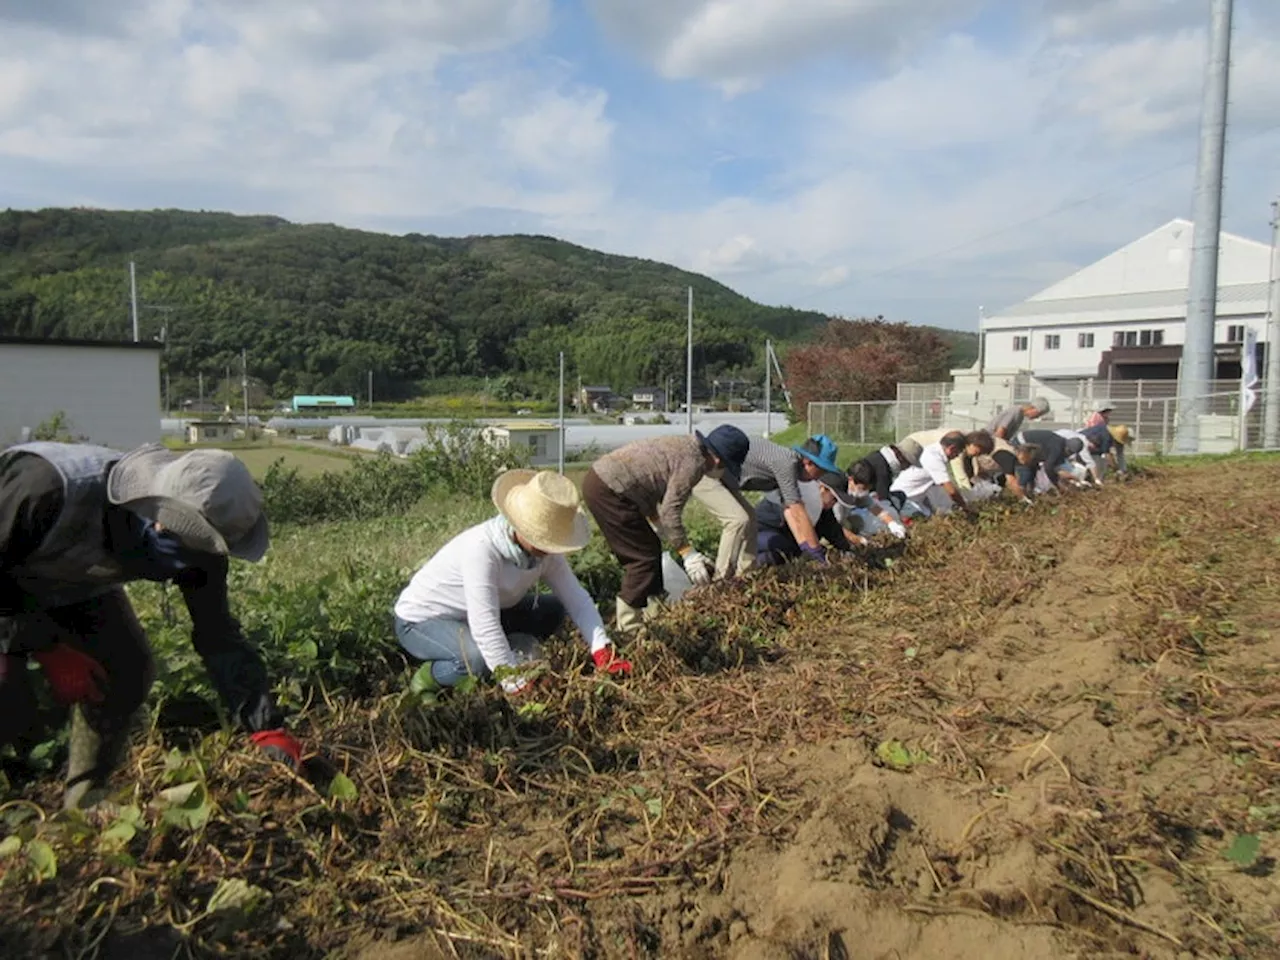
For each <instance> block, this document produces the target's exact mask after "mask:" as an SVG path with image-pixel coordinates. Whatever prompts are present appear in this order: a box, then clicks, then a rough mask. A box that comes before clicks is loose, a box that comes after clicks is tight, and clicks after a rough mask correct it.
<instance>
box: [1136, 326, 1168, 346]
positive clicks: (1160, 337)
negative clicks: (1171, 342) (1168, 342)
mask: <svg viewBox="0 0 1280 960" xmlns="http://www.w3.org/2000/svg"><path fill="white" fill-rule="evenodd" d="M1163 343H1164V331H1163V330H1143V331H1142V333H1141V334H1140V335H1139V336H1138V345H1139V346H1143V347H1158V346H1161V345H1162V344H1163Z"/></svg>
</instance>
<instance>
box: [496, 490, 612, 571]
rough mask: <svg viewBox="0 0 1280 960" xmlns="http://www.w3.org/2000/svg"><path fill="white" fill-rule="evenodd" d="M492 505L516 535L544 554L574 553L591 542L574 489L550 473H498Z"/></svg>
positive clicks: (580, 502)
mask: <svg viewBox="0 0 1280 960" xmlns="http://www.w3.org/2000/svg"><path fill="white" fill-rule="evenodd" d="M493 505H494V506H495V507H497V508H498V512H499V513H501V514H502V515H503V516H504V517H506V519H507V522H508V523H510V524H511V526H512V527H513V528H515V531H516V533H518V534H520V536H521V537H523V538H524V539H525V540H527V541H528V542H529V544H530V545H531V546H534V547H536V548H537V549H539V550H541V551H542V552H543V553H573V552H574V551H575V550H581V549H582V548H583V547H585V546H586V545H587V541H588V540H590V539H591V528H590V527H589V526H588V524H587V515H586V514H585V513H583V512H582V495H581V494H579V493H578V488H577V486H575V485H574V482H573V481H572V480H570V479H569V478H568V477H565V476H561V475H560V474H558V473H555V472H553V471H551V470H508V471H507V472H506V473H503V474H501V475H500V476H499V477H498V479H497V480H495V481H494V482H493Z"/></svg>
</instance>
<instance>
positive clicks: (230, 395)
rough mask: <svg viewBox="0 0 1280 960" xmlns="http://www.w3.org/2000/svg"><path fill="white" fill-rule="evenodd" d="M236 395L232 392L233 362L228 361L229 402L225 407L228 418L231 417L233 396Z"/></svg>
mask: <svg viewBox="0 0 1280 960" xmlns="http://www.w3.org/2000/svg"><path fill="white" fill-rule="evenodd" d="M234 396H235V394H234V393H232V392H231V364H229V363H228V364H227V402H226V404H225V407H224V409H225V410H226V412H227V419H228V420H229V419H231V398H232V397H234Z"/></svg>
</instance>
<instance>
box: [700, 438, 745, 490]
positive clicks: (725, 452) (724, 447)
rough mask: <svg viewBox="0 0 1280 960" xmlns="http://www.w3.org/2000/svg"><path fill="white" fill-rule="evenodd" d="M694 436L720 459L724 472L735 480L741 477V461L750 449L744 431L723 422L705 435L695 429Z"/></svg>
mask: <svg viewBox="0 0 1280 960" xmlns="http://www.w3.org/2000/svg"><path fill="white" fill-rule="evenodd" d="M694 436H696V437H697V438H698V442H699V443H700V444H702V445H703V446H704V447H706V448H707V449H708V450H710V451H711V452H712V453H714V454H715V455H716V456H717V457H718V458H719V459H720V463H721V465H722V466H723V467H724V469H725V472H726V473H727V474H729V476H731V477H733V479H734V481H735V482H736V481H737V480H740V479H741V478H742V462H743V461H744V460H745V459H746V458H747V453H748V451H749V450H750V449H751V441H750V439H749V438H748V437H747V435H746V434H745V433H743V432H742V431H741V430H739V429H738V428H737V427H734V426H731V425H729V424H724V425H721V426H719V427H716V428H715V429H714V430H712V431H711V432H710V433H708V434H707V435H706V436H703V435H702V433H700V432H699V431H697V430H695V431H694Z"/></svg>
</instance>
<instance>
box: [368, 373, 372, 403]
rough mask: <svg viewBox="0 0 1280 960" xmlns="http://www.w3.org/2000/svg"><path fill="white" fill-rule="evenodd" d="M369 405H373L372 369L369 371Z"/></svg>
mask: <svg viewBox="0 0 1280 960" xmlns="http://www.w3.org/2000/svg"><path fill="white" fill-rule="evenodd" d="M369 406H371V407H372V406H373V371H372V370H370V371H369Z"/></svg>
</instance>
